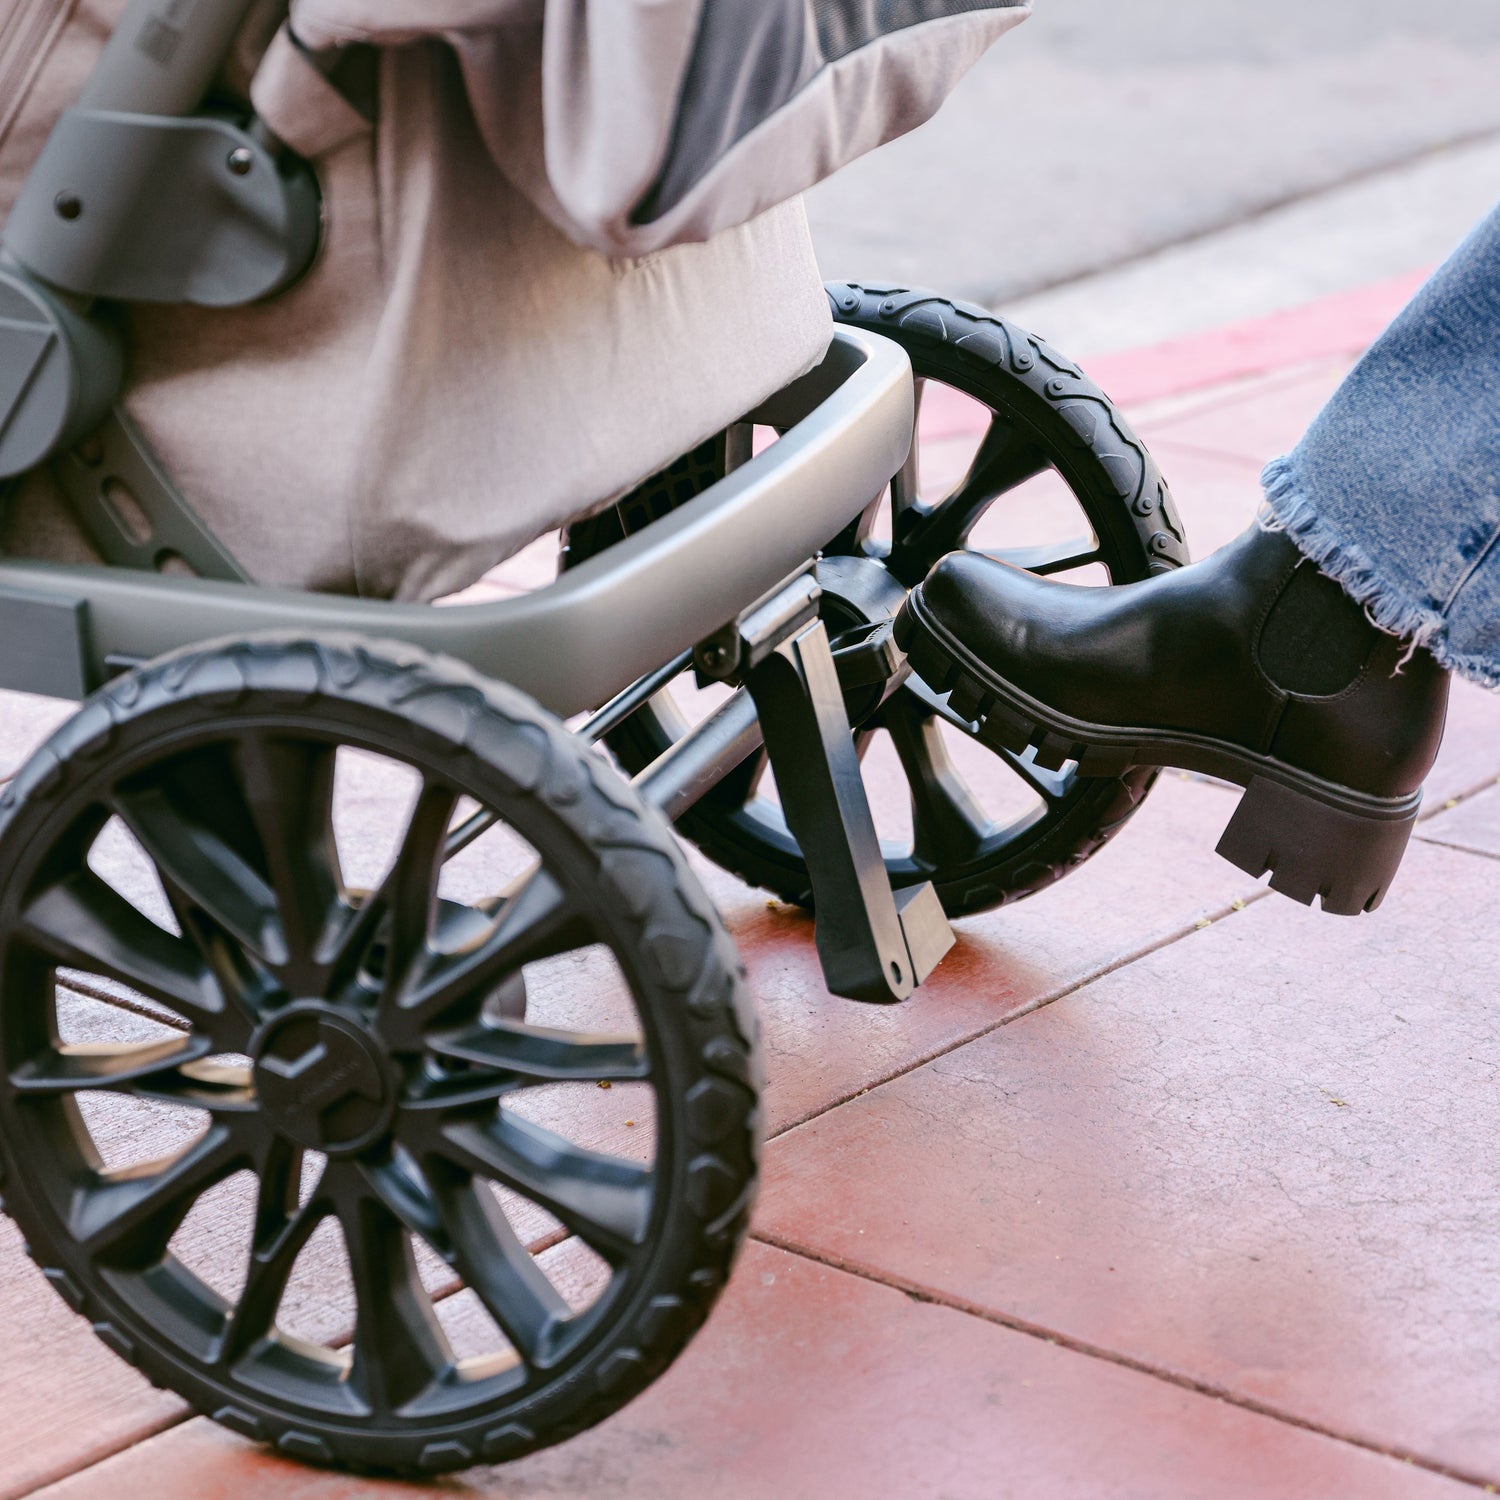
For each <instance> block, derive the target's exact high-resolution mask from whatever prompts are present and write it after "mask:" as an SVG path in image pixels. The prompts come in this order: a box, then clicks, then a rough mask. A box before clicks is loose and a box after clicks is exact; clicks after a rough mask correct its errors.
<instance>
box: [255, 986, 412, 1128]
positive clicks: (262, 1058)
mask: <svg viewBox="0 0 1500 1500" xmlns="http://www.w3.org/2000/svg"><path fill="white" fill-rule="evenodd" d="M255 1090H256V1095H257V1097H258V1098H259V1099H260V1103H261V1108H262V1109H263V1110H264V1111H265V1112H266V1115H267V1116H268V1118H269V1119H270V1121H271V1123H272V1124H273V1125H274V1126H275V1127H276V1128H277V1129H278V1130H279V1131H281V1133H282V1134H283V1135H288V1136H290V1137H291V1138H292V1139H293V1140H294V1141H297V1142H299V1143H300V1144H302V1145H304V1146H310V1147H311V1148H312V1149H313V1150H314V1151H322V1152H324V1153H326V1154H328V1155H330V1156H336V1155H347V1154H348V1153H349V1152H353V1151H362V1150H363V1149H364V1148H365V1147H366V1146H369V1145H372V1144H373V1143H374V1142H375V1141H376V1140H378V1139H379V1138H380V1136H381V1135H383V1134H384V1133H385V1131H386V1129H387V1128H388V1127H389V1125H390V1122H391V1115H392V1112H393V1109H394V1106H395V1089H394V1088H393V1087H392V1082H391V1077H390V1072H389V1069H388V1068H387V1066H386V1061H385V1058H384V1055H383V1054H382V1053H381V1051H380V1048H379V1046H378V1044H377V1043H376V1041H375V1039H374V1038H373V1037H372V1036H371V1035H370V1034H369V1032H368V1031H366V1030H365V1028H364V1027H363V1026H361V1025H360V1024H359V1022H358V1021H356V1020H355V1019H354V1018H353V1017H351V1016H346V1015H344V1014H343V1013H342V1012H340V1011H336V1010H334V1009H333V1008H332V1007H330V1006H327V1005H322V1004H320V1003H318V1002H317V1001H305V1002H302V1003H299V1004H297V1005H293V1006H290V1007H288V1009H286V1010H284V1011H282V1012H281V1014H280V1015H278V1016H276V1017H275V1018H274V1019H273V1020H271V1021H270V1022H269V1023H268V1024H267V1025H266V1027H265V1029H264V1030H263V1031H262V1033H261V1035H260V1036H259V1037H258V1038H257V1043H256V1046H255Z"/></svg>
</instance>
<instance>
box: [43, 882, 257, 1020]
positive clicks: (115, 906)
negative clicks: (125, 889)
mask: <svg viewBox="0 0 1500 1500" xmlns="http://www.w3.org/2000/svg"><path fill="white" fill-rule="evenodd" d="M20 926H21V929H22V932H23V934H24V935H25V936H26V937H27V938H29V939H30V940H31V941H32V942H34V943H35V944H36V945H37V946H38V947H40V948H42V949H44V950H45V951H46V952H47V953H48V954H50V955H51V956H52V957H53V958H54V959H56V960H57V961H58V962H60V963H61V964H63V965H65V966H66V967H68V968H70V969H81V970H83V971H85V972H87V973H90V974H98V975H101V976H103V977H104V978H106V979H113V980H115V981H116V982H117V983H120V984H124V985H127V986H129V987H130V988H131V989H134V990H138V991H139V992H140V993H141V994H142V995H145V996H146V997H147V998H148V999H151V1000H155V1001H157V1002H158V1003H159V1004H161V1005H165V1006H167V1007H168V1008H169V1009H171V1010H174V1011H176V1012H177V1013H178V1014H179V1015H180V1016H182V1017H183V1019H184V1020H186V1021H189V1022H191V1023H192V1024H193V1025H194V1026H195V1027H198V1028H200V1029H202V1030H204V1031H206V1032H208V1033H209V1035H211V1036H214V1037H216V1038H217V1039H218V1040H220V1041H226V1042H228V1041H231V1040H233V1038H229V1037H226V1036H224V1035H223V1033H224V1031H225V1028H226V1023H229V1022H230V1021H231V1017H232V1015H233V1013H230V1012H226V1011H225V1009H224V1006H223V1003H222V1001H221V1000H220V998H219V996H218V995H217V993H216V992H215V988H214V985H213V983H212V981H211V979H210V977H209V974H208V971H207V969H206V968H205V966H204V963H203V959H202V957H201V955H200V954H198V953H197V952H196V951H195V950H194V949H193V947H192V946H191V945H190V944H188V943H186V942H184V941H183V940H182V939H181V938H179V937H174V936H173V935H172V934H171V933H170V932H166V931H164V930H163V929H162V928H160V927H158V926H157V925H156V923H155V922H153V921H152V920H151V919H150V918H149V917H146V916H143V915H142V914H141V913H140V912H139V911H137V910H136V909H135V907H133V906H132V905H131V904H130V903H129V902H128V901H127V900H126V899H125V898H124V897H123V896H122V895H120V893H119V892H118V891H116V890H115V889H114V887H113V886H110V885H106V884H105V882H104V881H102V880H101V879H100V878H99V877H98V876H97V875H95V874H94V873H93V871H91V870H79V871H77V872H75V873H74V874H71V875H68V876H66V877H65V878H63V879H62V880H59V881H57V882H56V883H55V884H53V885H51V886H48V887H46V888H45V889H44V890H42V891H41V892H40V893H39V894H38V895H37V896H36V897H35V898H33V900H32V901H31V902H30V904H29V905H28V906H27V907H26V909H25V910H24V911H23V912H22V914H21V922H20ZM231 1029H232V1028H231ZM246 1035H248V1030H247V1031H246Z"/></svg>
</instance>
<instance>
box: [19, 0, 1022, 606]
mask: <svg viewBox="0 0 1500 1500" xmlns="http://www.w3.org/2000/svg"><path fill="white" fill-rule="evenodd" d="M713 3H714V4H716V5H720V6H722V7H723V12H724V13H726V14H727V13H728V11H730V10H734V9H736V8H738V10H739V11H740V13H741V15H742V16H745V15H749V16H752V17H754V16H755V15H757V14H759V12H757V11H756V9H755V6H754V5H751V7H750V9H749V10H748V11H747V10H746V9H745V5H744V0H713ZM757 3H759V0H757ZM770 3H771V0H768V4H770ZM122 5H123V0H0V79H4V80H8V81H9V83H10V86H11V87H10V92H8V93H7V94H5V95H3V96H0V212H3V211H4V210H5V209H7V208H8V207H9V205H10V203H11V202H12V201H13V199H14V197H15V194H16V192H17V190H18V189H19V186H20V184H21V182H22V181H23V180H24V177H25V173H26V171H27V169H28V167H29V166H30V164H31V162H32V161H33V160H34V159H35V157H36V155H37V154H38V153H39V151H40V150H41V147H42V145H43V143H44V142H45V140H46V137H47V135H48V133H49V132H50V130H51V128H52V125H53V123H54V122H55V121H56V119H57V117H58V115H59V114H60V112H61V111H62V110H63V109H65V108H66V107H68V105H69V104H70V103H71V102H72V101H73V100H74V99H75V98H76V96H77V94H78V91H79V89H80V88H81V86H82V84H83V82H84V80H85V79H86V77H87V75H88V72H89V69H90V68H91V66H92V64H93V61H94V59H95V57H96V56H97V54H98V51H99V49H100V47H101V46H102V45H103V43H104V41H105V39H106V38H107V37H108V35H109V34H110V31H111V29H112V27H113V25H114V23H115V21H116V20H117V18H118V15H119V12H120V10H121V8H122ZM835 8H836V7H835ZM856 8H858V7H856ZM900 8H901V6H900V4H898V5H897V9H900ZM907 8H908V9H909V10H910V11H911V16H910V17H908V20H909V21H910V23H911V24H908V25H907V26H905V27H904V28H903V39H904V40H905V41H906V42H907V43H908V47H907V51H906V52H904V53H902V54H900V55H899V56H898V55H897V54H896V52H895V51H894V50H893V46H894V44H893V43H891V39H890V38H873V39H867V40H868V44H867V45H865V46H864V47H863V48H862V49H857V50H856V51H855V52H854V53H851V54H845V55H841V56H840V57H839V58H837V59H834V60H833V62H831V63H828V62H827V59H824V64H825V65H822V66H819V65H818V61H819V60H818V57H817V56H816V55H815V54H816V47H813V49H812V52H811V53H810V54H809V55H808V56H805V57H804V56H802V54H800V53H799V54H798V56H799V58H800V61H799V63H798V67H799V68H801V73H800V74H798V77H797V78H794V79H792V84H793V86H794V87H793V90H792V95H791V96H789V97H791V99H792V104H793V105H794V108H793V109H792V111H791V114H790V117H788V111H787V109H786V108H785V107H783V108H782V109H781V111H780V114H779V115H774V114H773V117H771V118H769V120H766V121H761V122H760V123H759V125H755V123H754V122H753V121H752V122H750V123H751V127H752V128H750V129H749V131H748V133H746V134H742V135H740V136H738V137H735V138H733V139H732V140H730V141H729V145H728V149H727V153H726V154H724V155H723V156H722V158H715V159H714V160H713V161H711V162H709V163H708V165H707V170H706V172H705V173H704V174H703V175H702V178H701V180H700V181H698V183H697V186H696V187H694V188H692V189H691V190H689V191H688V192H687V194H686V196H685V197H684V196H679V197H678V198H677V199H676V200H675V202H674V203H673V205H672V206H671V207H669V208H667V209H664V210H662V211H661V212H659V213H657V214H656V217H655V218H653V219H651V220H650V221H649V222H647V221H645V220H641V219H640V215H639V214H638V213H637V212H636V210H635V209H633V208H632V204H633V203H634V202H635V201H636V200H638V199H640V197H641V193H642V191H645V190H648V189H652V184H653V182H656V183H657V188H656V189H652V190H653V191H656V194H657V197H658V198H660V196H661V194H660V191H659V189H660V186H661V181H659V179H660V180H663V181H664V179H663V172H664V171H665V170H666V166H667V165H670V163H671V161H672V160H673V153H674V152H678V153H680V149H681V140H682V137H681V131H680V130H676V125H680V123H681V122H680V120H678V121H676V124H675V125H674V119H675V115H674V111H676V112H678V113H680V111H681V109H685V108H687V106H688V103H689V102H690V101H691V100H692V99H693V98H694V97H695V95H694V92H693V90H694V88H695V87H697V88H698V91H699V93H700V94H701V92H702V87H703V85H702V82H701V80H700V81H699V83H698V84H697V85H695V84H694V82H693V79H694V77H695V76H696V75H694V72H693V69H694V66H695V63H694V57H695V54H694V51H693V48H694V44H695V40H696V41H701V40H702V38H703V36H704V34H705V32H704V28H705V27H707V25H708V19H707V18H708V17H709V16H710V15H711V14H714V12H712V9H711V7H709V6H707V5H706V3H705V0H651V3H645V0H546V3H545V4H544V3H543V0H420V3H419V0H409V3H402V0H298V3H297V4H296V5H295V6H294V7H293V9H292V12H291V21H292V25H293V27H294V28H295V30H296V34H297V41H296V43H294V41H293V40H292V36H291V34H290V32H289V31H288V30H287V29H286V25H285V23H286V21H287V6H286V3H285V0H260V3H259V4H257V5H256V7H255V8H254V10H253V12H252V14H251V18H250V20H249V21H248V22H247V24H246V26H245V28H244V32H243V34H242V36H241V38H240V47H239V56H238V58H237V61H236V64H235V67H234V68H233V69H232V70H231V76H230V77H228V78H227V79H226V80H225V82H226V85H227V86H228V87H229V88H231V89H233V90H235V91H237V92H240V93H242V94H244V93H249V94H251V95H252V97H253V98H254V100H255V103H256V106H257V108H258V109H259V111H260V112H261V114H262V115H263V116H264V117H265V118H266V119H267V120H268V122H269V123H270V124H271V126H272V127H273V128H274V129H275V130H276V131H277V132H278V134H280V135H281V136H282V137H283V139H285V140H286V141H287V142H288V143H289V144H290V145H292V146H293V147H295V148H296V149H298V150H299V151H301V152H302V153H303V154H305V155H307V156H308V157H310V158H311V159H312V161H313V162H314V164H315V166H316V169H317V172H318V176H319V179H320V181H321V184H322V188H323V193H324V201H325V221H326V228H325V240H324V244H323V246H322V250H321V253H320V255H319V258H318V260H317V262H316V263H315V265H314V267H313V268H312V270H311V272H310V273H309V274H308V275H307V276H306V277H305V278H304V279H303V280H302V281H301V282H300V283H298V284H297V285H296V286H294V287H293V288H292V289H291V290H289V291H288V292H286V293H285V294H283V295H282V296H280V297H278V298H276V299H274V300H273V301H270V302H267V303H265V304H262V305H257V306H253V307H247V308H241V309H237V310H232V311H228V312H225V311H208V310H201V309H196V308H191V307H135V308H132V309H131V310H130V311H129V313H128V318H129V334H130V337H129V348H130V360H131V363H130V371H129V382H128V390H127V396H126V401H127V406H128V408H129V410H130V412H131V413H132V415H133V416H134V417H135V419H136V420H137V422H138V424H139V425H140V426H141V427H142V429H143V430H144V432H145V433H146V435H147V436H148V438H149V440H150V441H151V443H152V444H153V446H154V447H155V449H156V451H157V453H158V454H159V456H160V457H161V458H162V460H163V461H164V462H165V464H166V466H167V468H168V470H169V472H170V473H171V474H172V475H173V477H174V479H175V480H176V482H177V483H178V485H179V486H180V487H181V489H182V490H183V491H184V493H185V494H186V495H187V496H188V497H189V499H191V500H192V502H193V503H194V504H195V505H196V507H197V508H198V510H199V511H200V513H201V514H202V515H203V516H204V518H205V519H206V520H207V521H208V523H209V524H210V525H211V526H212V527H213V528H214V530H215V531H216V532H217V533H218V534H219V535H220V536H221V537H222V538H223V540H224V541H225V543H226V544H227V545H228V546H229V548H230V550H231V551H232V552H234V554H235V555H236V556H237V557H238V558H239V560H240V561H241V563H242V564H243V565H244V566H245V567H246V569H247V570H248V571H249V572H250V574H251V575H252V576H253V577H254V578H255V579H257V580H258V581H261V582H264V583H269V584H278V585H290V586H296V587H303V588H312V589H324V590H335V591H347V592H355V593H360V594H366V595H372V596H378V597H395V598H402V599H431V598H435V597H438V596H441V595H443V594H447V593H450V592H453V591H454V590H457V589H459V588H461V587H463V586H464V585H466V584H468V583H470V582H471V581H473V580H474V579H475V578H477V577H478V576H479V575H480V574H482V573H483V572H485V571H486V570H487V569H488V568H490V567H491V566H493V565H494V564H495V563H497V562H499V561H500V560H502V559H503V558H505V557H506V556H508V555H510V554H511V553H512V552H514V551H515V550H517V549H518V548H519V547H521V546H523V545H524V544H525V543H526V542H528V541H530V540H531V539H532V538H534V537H536V536H538V535H540V534H541V533H543V532H545V531H547V530H549V529H550V528H552V527H555V526H557V525H559V524H561V523H564V522H566V521H567V520H569V519H571V518H574V517H577V516H579V515H581V514H584V513H587V512H588V511H590V510H592V509H596V508H598V507H599V506H600V505H602V504H604V503H607V502H608V501H609V500H610V499H612V498H613V497H615V496H618V495H619V494H620V493H622V492H624V491H625V490H626V489H628V488H630V487H631V486H632V485H633V484H635V483H636V482H638V481H639V480H640V479H642V478H644V477H645V476H646V475H648V474H650V473H652V472H654V471H655V470H657V469H658V468H660V467H662V466H663V465H664V464H666V463H667V462H669V461H670V460H671V459H672V458H674V457H675V456H677V455H678V454H679V453H682V452H684V451H686V450H687V449H688V448H690V447H692V446H693V445H695V444H696V443H698V442H699V441H701V440H702V439H703V438H704V437H706V436H708V435H710V434H711V433H713V432H715V431H717V430H718V429H719V428H721V427H722V426H724V425H725V424H726V423H728V422H730V421H732V420H733V419H734V418H735V417H737V416H738V415H740V414H741V413H743V412H744V411H746V410H747V409H749V408H750V407H751V406H753V405H755V404H756V403H757V402H759V401H760V400H762V399H763V398H764V397H765V396H767V395H769V394H770V393H771V392H772V391H774V390H776V389H778V388H780V387H781V386H783V385H785V384H786V383H788V382H789V381H790V380H792V379H794V378H795V377H796V376H797V375H799V374H800V373H802V372H803V371H804V370H805V369H807V368H808V367H810V366H811V365H812V364H813V363H815V362H816V361H817V359H818V358H819V357H820V356H821V354H822V352H823V350H824V349H825V347H826V345H827V341H828V338H829V335H830V322H829V314H828V309H827V304H826V300H825V298H824V296H823V293H822V289H821V285H820V276H819V273H818V270H817V267H816V263H815V261H814V257H813V253H812V248H811V244H810V242H809V238H808V234H807V228H806V222H805V219H804V216H803V213H802V209H801V205H800V201H799V200H798V198H797V197H796V194H797V192H798V191H799V190H800V189H801V188H802V187H805V186H807V185H809V184H810V183H811V182H812V181H815V180H817V178H818V177H819V176H821V175H826V172H827V171H829V170H832V168H833V166H835V165H837V160H838V159H847V158H848V157H849V156H850V155H854V154H858V152H859V151H860V150H864V149H868V148H869V147H870V146H872V145H875V144H878V143H879V140H881V139H885V138H888V137H889V136H890V135H893V134H897V133H899V132H900V131H901V130H904V129H908V128H910V126H911V125H912V124H915V123H918V121H919V120H920V119H922V118H925V117H926V115H927V114H930V113H931V112H932V110H933V109H935V108H936V107H937V104H938V103H939V102H940V100H941V98H942V97H943V96H944V95H945V94H946V93H947V92H948V90H949V89H951V87H952V86H953V83H954V82H955V81H956V79H957V77H958V76H960V75H961V73H962V71H963V70H964V69H965V68H966V67H967V66H968V65H969V63H971V62H972V61H973V60H974V59H975V58H976V57H977V56H978V55H979V53H980V52H981V51H982V50H983V48H984V46H987V45H988V43H989V42H990V41H991V40H993V39H994V37H995V36H998V35H999V34H1000V33H1001V32H1002V31H1004V30H1005V29H1007V28H1008V27H1009V26H1010V25H1011V24H1014V22H1015V21H1016V20H1018V19H1020V18H1021V16H1022V15H1024V14H1025V6H1024V5H1019V4H1016V3H1013V0H1000V3H995V4H991V5H981V4H976V3H975V0H949V3H947V4H940V3H936V0H925V3H924V0H907ZM771 9H772V10H778V11H779V12H780V13H782V19H783V20H787V19H788V18H790V19H791V20H795V19H796V16H794V15H793V12H792V11H789V10H788V9H787V7H786V5H785V4H784V3H783V0H774V4H771ZM794 9H795V10H796V12H797V14H798V15H801V16H802V17H803V18H804V20H805V16H806V14H807V12H806V9H805V8H804V7H802V5H801V0H797V4H796V6H795V7H794ZM913 18H914V19H913ZM924 18H925V19H924ZM809 35H810V33H809ZM356 42H373V43H375V44H378V45H379V53H378V86H377V91H376V92H377V105H378V108H377V109H376V111H375V118H374V120H373V122H372V121H370V120H367V119H366V118H365V116H364V115H363V114H362V113H361V112H360V111H359V110H357V109H356V108H354V107H353V105H351V104H350V103H349V102H347V101H346V100H345V99H344V97H343V96H342V95H341V94H339V93H338V92H337V91H336V90H335V89H334V88H333V87H332V85H330V84H329V83H328V82H327V81H326V80H325V78H324V77H323V75H322V73H321V72H320V71H319V70H318V69H317V68H316V67H314V66H313V65H312V63H311V62H310V61H309V56H308V51H307V49H308V48H309V47H311V48H317V47H325V46H337V45H346V44H349V43H356ZM777 45H779V46H782V45H784V39H783V40H779V41H778V42H777ZM27 48H29V49H30V53H29V54H28V53H27V52H26V49H27ZM580 48H581V49H582V51H581V52H580V51H579V49H580ZM570 60H571V63H570ZM711 81H712V80H710V82H711ZM880 98H887V99H888V100H889V102H888V104H887V105H886V106H883V107H881V108H874V107H872V104H871V100H872V99H880ZM851 101H855V102H856V103H857V107H855V108H853V109H851V108H850V103H851ZM772 102H773V103H774V100H773V101H772ZM785 102H786V101H783V105H784V104H785ZM798 110H801V111H802V112H801V114H800V115H799V114H798V113H797V111H798ZM840 110H842V114H841V113H840ZM819 119H824V121H825V124H827V126H828V128H827V129H820V128H818V120H819ZM799 120H800V124H799ZM757 130H758V131H759V132H760V135H759V136H757V133H756V132H757ZM674 131H675V134H674ZM830 131H831V132H832V135H833V136H836V137H838V139H839V141H840V143H841V144H840V151H839V153H838V156H837V159H836V158H835V156H831V155H830V154H829V149H828V145H827V142H828V139H829V137H830ZM799 142H800V144H799ZM778 162H779V163H781V166H782V167H783V168H785V171H783V172H782V173H781V175H778V174H777V172H770V173H769V174H768V172H767V171H766V169H765V168H766V164H767V163H772V164H775V163H778ZM664 164H665V165H664ZM757 164H758V165H757ZM788 174H789V175H788ZM705 183H706V184H707V185H708V189H709V190H707V191H706V190H705V188H704V184H705ZM643 185H644V187H643ZM0 545H3V546H4V547H5V548H6V549H7V550H10V551H12V552H15V553H21V554H26V555H39V556H47V557H55V558H61V559H65V560H82V559H84V558H85V557H87V556H88V548H87V545H86V543H85V542H84V540H83V538H82V537H81V535H80V534H79V533H78V531H77V529H76V527H75V526H74V525H73V523H72V521H71V519H70V517H69V515H68V513H67V511H66V509H65V507H64V506H63V505H62V503H61V501H60V499H59V498H58V497H57V495H56V494H55V493H54V492H53V491H52V489H51V486H50V483H49V482H48V481H47V480H46V479H45V478H43V477H40V476H35V475H34V476H32V477H31V478H29V479H28V480H27V481H26V483H25V484H24V485H23V487H22V490H21V493H20V494H19V496H18V497H16V498H15V499H14V500H13V501H12V503H11V504H10V506H9V508H8V511H7V514H6V516H5V519H4V524H3V531H0Z"/></svg>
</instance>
